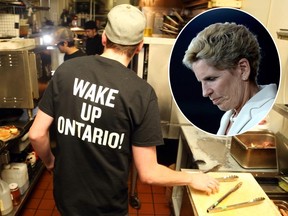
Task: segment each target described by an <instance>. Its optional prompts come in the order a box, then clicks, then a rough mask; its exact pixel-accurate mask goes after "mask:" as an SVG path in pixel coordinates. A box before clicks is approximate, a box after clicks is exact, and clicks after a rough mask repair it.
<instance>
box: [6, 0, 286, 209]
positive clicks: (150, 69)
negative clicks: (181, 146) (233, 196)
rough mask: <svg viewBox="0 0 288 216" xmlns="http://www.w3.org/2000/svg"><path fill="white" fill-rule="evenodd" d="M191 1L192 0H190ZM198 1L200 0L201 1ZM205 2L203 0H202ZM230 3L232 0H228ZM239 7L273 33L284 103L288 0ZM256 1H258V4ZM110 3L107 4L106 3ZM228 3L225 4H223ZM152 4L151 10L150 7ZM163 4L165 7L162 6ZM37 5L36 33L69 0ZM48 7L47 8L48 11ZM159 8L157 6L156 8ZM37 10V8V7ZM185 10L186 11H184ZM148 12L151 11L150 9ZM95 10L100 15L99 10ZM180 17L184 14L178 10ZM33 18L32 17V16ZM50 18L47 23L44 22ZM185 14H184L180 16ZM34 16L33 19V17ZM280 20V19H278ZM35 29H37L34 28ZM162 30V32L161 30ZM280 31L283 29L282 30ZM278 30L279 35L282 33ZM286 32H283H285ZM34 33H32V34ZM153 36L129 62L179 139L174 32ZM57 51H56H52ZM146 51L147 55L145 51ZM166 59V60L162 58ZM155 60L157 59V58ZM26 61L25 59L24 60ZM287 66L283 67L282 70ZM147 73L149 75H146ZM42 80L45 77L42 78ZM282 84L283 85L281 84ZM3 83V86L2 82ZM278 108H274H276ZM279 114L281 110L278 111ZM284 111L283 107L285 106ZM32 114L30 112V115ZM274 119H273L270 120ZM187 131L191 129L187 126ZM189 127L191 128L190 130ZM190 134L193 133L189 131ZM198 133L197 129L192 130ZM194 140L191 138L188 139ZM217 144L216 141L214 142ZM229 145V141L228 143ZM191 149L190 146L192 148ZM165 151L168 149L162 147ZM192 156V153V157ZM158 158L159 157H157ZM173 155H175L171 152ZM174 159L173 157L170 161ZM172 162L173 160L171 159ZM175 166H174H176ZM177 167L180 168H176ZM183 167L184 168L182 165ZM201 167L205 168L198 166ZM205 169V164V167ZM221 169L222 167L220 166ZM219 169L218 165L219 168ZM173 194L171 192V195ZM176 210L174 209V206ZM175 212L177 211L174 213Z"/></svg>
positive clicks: (167, 129) (282, 122) (279, 128)
mask: <svg viewBox="0 0 288 216" xmlns="http://www.w3.org/2000/svg"><path fill="white" fill-rule="evenodd" d="M190 2H191V3H190ZM194 2H196V1H182V2H176V1H175V2H172V1H170V2H169V3H167V2H165V1H140V2H139V4H140V5H141V7H143V10H145V9H146V10H147V11H149V10H152V11H153V10H156V8H157V13H159V11H161V12H162V11H163V10H164V11H169V13H171V15H172V16H173V10H172V9H171V8H180V10H178V11H179V12H180V13H181V11H182V9H181V7H182V4H183V5H184V4H186V5H188V10H189V11H190V10H192V9H191V8H192V6H191V5H193V3H194ZM200 2H201V1H200ZM202 2H205V1H202ZM231 2H233V1H231ZM241 2H242V5H241V9H243V10H245V11H247V12H249V13H251V14H252V15H254V16H255V17H257V18H258V19H259V20H260V21H261V22H262V23H263V24H264V25H265V26H266V27H267V28H268V29H269V31H270V32H271V35H272V36H273V38H274V40H275V43H276V44H277V47H278V51H279V53H280V58H281V67H282V76H281V86H280V91H279V93H278V96H277V101H276V103H279V104H285V103H287V95H286V91H285V86H286V85H287V84H286V83H287V59H288V54H287V41H286V40H283V39H281V38H280V37H279V38H278V35H277V32H279V31H280V29H285V27H286V25H287V23H285V20H286V19H285V11H284V9H285V8H287V7H285V6H287V2H285V1H282V4H279V3H278V1H277V3H278V4H276V2H275V1H273V0H271V1H266V2H265V3H263V2H262V1H258V2H257V1H253V2H251V1H248V0H243V1H241ZM257 3H258V4H257ZM109 4H110V5H109ZM133 4H136V5H137V4H138V2H133ZM111 5H113V2H109V3H108V4H107V5H105V6H104V5H102V7H103V8H102V9H103V10H104V11H105V10H109V8H111ZM259 5H261V9H260V8H259ZM226 6H227V5H226ZM151 7H152V9H151ZM163 7H164V9H163ZM39 8H40V9H43V10H39V11H38V12H36V15H35V16H36V24H37V25H36V26H38V27H37V28H36V27H35V28H34V29H35V32H36V33H35V35H37V34H39V32H37V31H39V29H41V28H42V29H43V30H42V31H43V32H45V31H49V29H50V25H46V24H50V23H54V24H56V23H57V24H58V23H60V22H61V20H60V14H61V12H62V10H63V8H67V9H68V10H69V2H66V1H41V4H39ZM48 8H50V9H49V10H48ZM159 8H160V9H159ZM36 11H37V9H36ZM184 11H185V10H184ZM193 11H196V13H199V12H201V11H202V9H195V10H193ZM149 12H150V11H149ZM97 13H99V14H100V12H99V11H97ZM147 13H148V12H147ZM99 14H97V15H95V16H96V17H98V18H99V20H100V21H99V22H100V23H101V21H103V19H102V18H103V17H105V15H103V14H100V15H99ZM88 15H90V16H93V11H92V12H91V14H90V11H89V14H88ZM181 15H182V16H183V14H182V13H181ZM184 15H185V14H184ZM32 17H33V16H32ZM45 17H46V19H47V20H49V22H45V21H47V20H46V19H45ZM183 17H184V16H183ZM176 18H177V17H176ZM32 19H33V18H32ZM279 20H281V21H279ZM41 22H43V23H45V25H43V26H41V24H42V23H41ZM32 27H33V22H32ZM37 29H38V30H37ZM33 31H34V30H33V28H32V33H33ZM164 32H165V31H164ZM281 33H282V32H281ZM281 33H280V36H281V35H283V34H281ZM284 35H285V31H284ZM31 36H33V34H32V35H31ZM152 36H153V37H146V38H145V44H146V47H145V48H144V49H143V50H142V52H141V53H140V54H139V56H138V59H135V61H134V63H135V65H134V64H132V67H136V68H137V72H138V73H140V74H139V75H140V76H142V77H143V78H144V79H147V81H148V82H149V83H151V85H152V86H153V87H154V88H155V90H156V93H157V95H158V97H159V106H160V112H161V123H162V129H163V131H162V132H163V135H164V137H165V138H167V139H168V140H172V141H178V137H179V134H180V131H181V128H180V126H181V127H182V126H183V127H184V129H183V130H184V132H185V128H187V127H188V128H190V127H191V126H187V125H189V123H188V122H187V121H186V120H185V118H183V116H182V115H181V113H179V111H178V110H177V106H176V105H175V104H174V101H173V98H172V97H171V93H170V90H169V84H168V82H169V80H168V76H167V71H168V64H167V62H168V61H169V55H170V50H171V48H172V47H173V43H174V38H175V35H173V34H165V36H164V37H163V34H162V33H161V32H156V31H155V32H154V35H152ZM159 50H161V51H162V52H163V54H159V53H155V51H159ZM51 52H52V63H53V64H52V65H51V67H52V69H51V70H55V68H56V67H57V66H58V64H59V63H60V61H61V60H59V59H61V58H60V57H59V53H57V51H55V50H54V51H51ZM54 52H56V53H54ZM148 52H149V55H147V53H148ZM155 55H156V57H158V56H162V58H163V60H162V61H161V62H159V60H158V59H157V58H155ZM165 59H166V60H165ZM157 60H158V61H157ZM24 61H25V60H24ZM285 69H286V70H285ZM159 71H160V72H163V74H162V73H161V75H162V78H160V79H159V78H158V77H153V76H152V75H151V74H156V73H157V74H158V73H159ZM149 75H150V76H149ZM44 80H45V79H44ZM283 83H284V84H283ZM2 86H3V85H2ZM275 109H276V110H277V107H276V108H275ZM275 109H273V110H271V113H269V125H268V127H269V129H270V130H272V131H273V132H275V133H276V132H281V133H282V134H287V121H286V119H285V118H284V117H285V114H284V117H283V116H282V115H279V113H278V111H275ZM280 110H283V108H282V106H280ZM280 113H282V111H280ZM284 113H285V109H284ZM29 115H31V114H29ZM271 119H273V121H271ZM187 130H188V131H189V130H190V129H187ZM191 130H192V129H191ZM191 133H194V131H193V132H191ZM195 133H196V134H197V133H200V132H195ZM189 142H191V143H193V141H189ZM219 142H225V143H226V142H227V143H229V140H228V141H226V140H224V141H223V140H220V141H219ZM216 143H217V142H216ZM171 145H173V147H175V144H174V143H173V144H171ZM227 145H228V144H227ZM191 148H193V146H192V147H191ZM164 151H167V149H165V150H164ZM162 153H163V152H162ZM192 154H195V155H197V152H193V151H192ZM195 155H194V156H195ZM160 157H161V156H160ZM173 157H174V155H173ZM172 162H173V160H172ZM174 162H175V161H174ZM176 168H177V167H176ZM178 168H180V167H178ZM181 168H184V167H181ZM202 168H203V170H204V169H205V168H206V167H201V169H202ZM207 168H208V167H207ZM222 170H223V167H222ZM220 171H221V168H220ZM172 197H173V195H172ZM174 209H175V208H174ZM175 214H177V213H176V212H175Z"/></svg>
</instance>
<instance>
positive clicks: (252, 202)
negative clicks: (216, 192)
mask: <svg viewBox="0 0 288 216" xmlns="http://www.w3.org/2000/svg"><path fill="white" fill-rule="evenodd" d="M264 200H265V197H258V198H255V199H252V200H249V201H247V202H242V203H236V204H233V205H228V206H221V207H217V208H213V209H211V210H209V213H215V212H221V211H227V210H232V209H237V208H243V207H247V206H252V205H258V204H260V203H262V202H263V201H264Z"/></svg>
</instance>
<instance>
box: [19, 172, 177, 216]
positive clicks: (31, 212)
mask: <svg viewBox="0 0 288 216" xmlns="http://www.w3.org/2000/svg"><path fill="white" fill-rule="evenodd" d="M52 190H53V183H52V176H51V175H50V174H49V173H48V172H47V171H46V170H45V171H44V172H43V174H42V175H41V177H40V178H39V181H38V182H37V184H36V186H35V187H34V189H33V191H32V192H31V194H30V195H29V197H28V199H27V201H26V203H25V205H24V206H23V209H22V211H21V213H20V215H21V216H60V213H59V212H58V211H57V209H56V207H55V202H54V199H53V193H52ZM168 191H169V190H168V189H166V188H165V187H159V186H150V185H145V184H142V183H141V182H140V181H137V192H138V198H139V200H140V202H141V208H140V209H138V210H136V209H134V208H132V207H131V206H129V216H171V215H172V214H171V209H170V204H169V203H170V202H169V199H168V198H167V197H168V195H167V194H169V192H168Z"/></svg>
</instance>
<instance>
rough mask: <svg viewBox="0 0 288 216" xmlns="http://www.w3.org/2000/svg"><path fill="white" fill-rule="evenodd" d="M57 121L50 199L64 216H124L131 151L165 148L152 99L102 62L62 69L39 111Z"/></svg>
mask: <svg viewBox="0 0 288 216" xmlns="http://www.w3.org/2000/svg"><path fill="white" fill-rule="evenodd" d="M39 109H41V110H42V111H43V112H45V113H46V114H48V115H50V116H52V117H53V118H54V123H55V125H56V127H57V145H56V153H55V154H56V155H55V158H56V160H55V170H54V197H55V201H56V205H57V208H58V210H59V211H60V213H61V215H64V216H65V215H69V216H71V215H72V216H74V215H84V216H89V215H93V216H94V215H101V216H108V215H109V216H118V215H119V216H120V215H121V216H123V215H125V214H127V213H128V185H127V180H128V176H129V169H130V163H131V159H132V152H131V147H132V145H136V146H143V147H145V146H155V145H161V144H163V139H162V134H161V127H160V116H159V110H158V104H157V97H156V94H155V92H154V90H153V88H152V87H151V86H150V85H149V84H148V83H147V82H146V81H144V80H142V79H140V78H139V77H138V76H137V75H136V73H135V72H133V71H132V70H130V69H127V68H126V67H124V66H123V65H122V64H120V63H119V62H117V61H114V60H110V59H107V58H104V57H101V56H97V55H96V56H86V57H79V58H74V59H71V60H69V61H67V62H64V63H63V64H61V65H60V66H59V67H58V69H57V70H56V72H55V73H54V76H53V78H52V79H51V81H50V83H49V85H48V87H47V89H46V91H45V93H44V96H43V98H42V100H41V102H40V104H39Z"/></svg>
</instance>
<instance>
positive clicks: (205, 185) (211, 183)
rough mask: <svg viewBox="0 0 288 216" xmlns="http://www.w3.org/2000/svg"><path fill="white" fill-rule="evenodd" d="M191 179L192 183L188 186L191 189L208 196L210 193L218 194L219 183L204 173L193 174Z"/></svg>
mask: <svg viewBox="0 0 288 216" xmlns="http://www.w3.org/2000/svg"><path fill="white" fill-rule="evenodd" d="M191 177H192V181H191V184H190V186H191V187H192V188H194V189H196V190H200V191H204V192H206V193H207V194H208V195H210V194H211V193H212V194H214V193H218V191H219V182H218V181H217V180H216V179H215V178H213V177H211V176H209V175H207V174H204V173H193V174H192V175H191Z"/></svg>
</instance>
